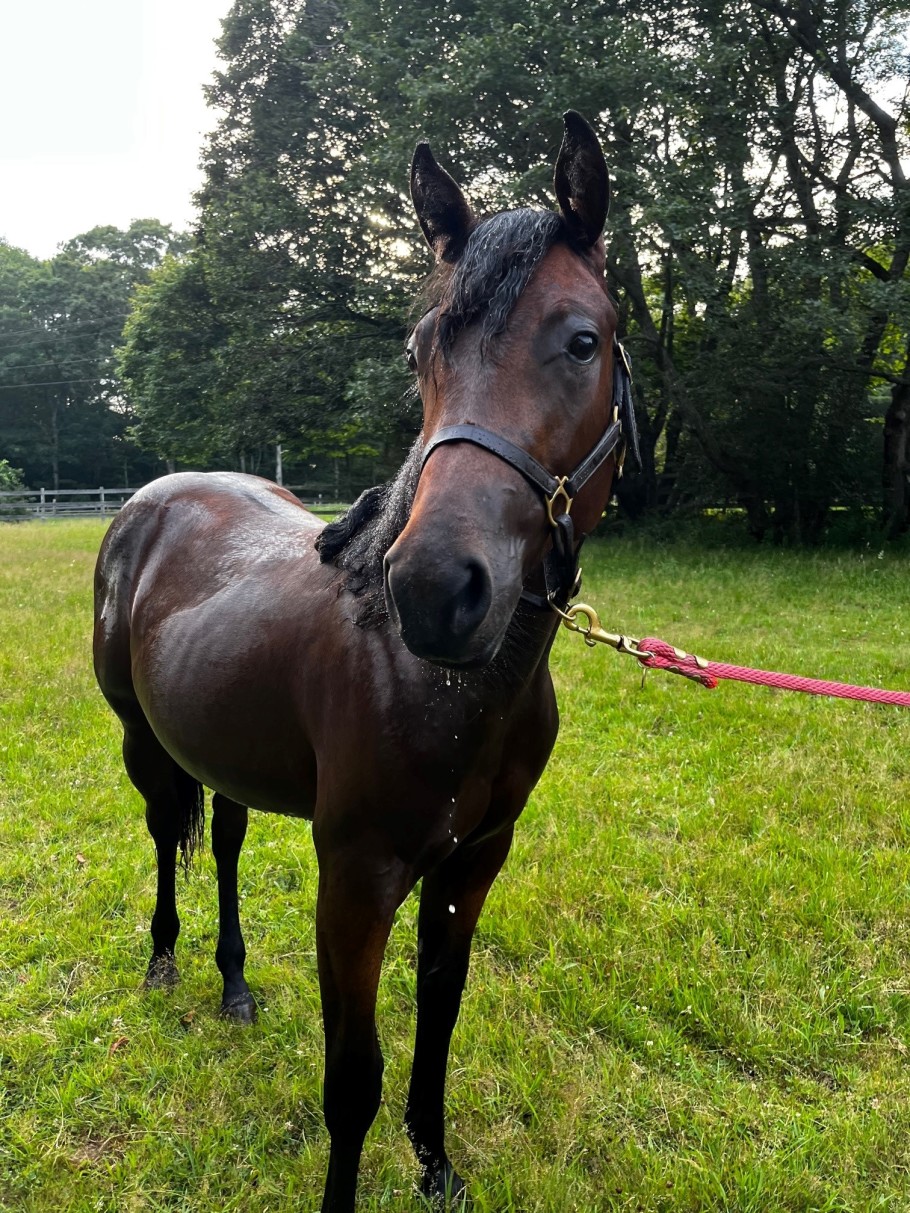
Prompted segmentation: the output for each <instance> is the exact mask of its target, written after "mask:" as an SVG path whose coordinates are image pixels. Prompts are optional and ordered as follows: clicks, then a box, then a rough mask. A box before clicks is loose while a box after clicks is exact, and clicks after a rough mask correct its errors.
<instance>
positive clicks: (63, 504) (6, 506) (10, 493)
mask: <svg viewBox="0 0 910 1213" xmlns="http://www.w3.org/2000/svg"><path fill="white" fill-rule="evenodd" d="M135 491H136V490H135V489H105V488H97V489H7V490H6V491H4V492H0V521H17V520H21V519H25V518H81V517H84V516H85V515H87V514H96V515H98V517H100V518H110V517H111V516H112V515H114V514H116V513H117V511H118V510H119V509H120V507H121V506H122V505H123V503H124V501H127V500H128V499H129V498H130V497H132V495H133V493H135Z"/></svg>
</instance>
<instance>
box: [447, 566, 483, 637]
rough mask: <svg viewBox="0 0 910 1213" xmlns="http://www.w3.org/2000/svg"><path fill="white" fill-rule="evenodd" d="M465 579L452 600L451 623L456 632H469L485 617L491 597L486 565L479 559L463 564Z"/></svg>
mask: <svg viewBox="0 0 910 1213" xmlns="http://www.w3.org/2000/svg"><path fill="white" fill-rule="evenodd" d="M465 573H466V580H465V583H464V585H463V586H462V588H461V590H460V592H459V593H458V595H457V596H456V598H455V601H454V608H455V609H454V611H453V620H452V622H453V624H454V629H453V630H454V631H456V632H470V631H473V629H474V628H475V627H477V625H478V624H479V623H480V622H481V621H482V620H483V619H484V618H485V617H486V614H487V611H489V609H490V603H491V602H492V599H493V587H492V583H491V579H490V573H489V570H488V569H487V567H486V565H484V564H482V563H481V562H480V561H479V560H468V561H467V562H466V564H465Z"/></svg>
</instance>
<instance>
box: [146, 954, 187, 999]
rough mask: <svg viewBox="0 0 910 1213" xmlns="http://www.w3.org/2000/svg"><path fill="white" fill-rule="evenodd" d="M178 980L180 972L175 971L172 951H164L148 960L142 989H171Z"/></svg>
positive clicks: (175, 964) (175, 963)
mask: <svg viewBox="0 0 910 1213" xmlns="http://www.w3.org/2000/svg"><path fill="white" fill-rule="evenodd" d="M179 980H180V974H179V973H178V972H177V962H176V961H175V960H174V953H173V952H165V953H164V954H163V955H162V956H153V957H152V959H151V960H150V961H149V967H148V971H147V972H146V974H145V981H143V983H142V988H143V989H144V990H172V989H173V988H174V986H175V985H176V984H177V982H178V981H179Z"/></svg>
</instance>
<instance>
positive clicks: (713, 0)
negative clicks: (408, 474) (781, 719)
mask: <svg viewBox="0 0 910 1213" xmlns="http://www.w3.org/2000/svg"><path fill="white" fill-rule="evenodd" d="M793 11H794V10H791V9H789V8H787V7H785V6H784V5H782V4H781V3H780V2H779V0H748V2H747V3H740V2H739V0H737V2H736V3H734V2H732V0H691V2H690V3H686V4H683V5H676V4H669V3H667V0H649V2H648V3H646V4H644V5H642V4H636V5H631V4H628V3H626V2H625V0H611V2H610V3H603V4H593V3H576V4H569V5H566V4H564V3H560V4H557V3H555V2H554V0H522V2H521V3H518V2H517V0H506V2H505V3H502V2H498V3H497V4H496V5H491V4H489V3H482V2H480V0H458V2H457V3H453V4H447V5H444V6H439V5H437V6H429V8H426V9H424V10H422V11H421V14H420V20H419V21H415V18H414V13H413V10H412V9H411V8H409V7H408V6H402V5H399V4H392V3H389V2H388V0H380V2H379V3H375V2H371V3H366V2H365V0H320V3H312V4H310V3H303V2H302V0H236V2H235V3H234V5H233V6H232V8H231V10H230V12H229V13H228V15H227V17H226V19H225V21H224V26H223V36H222V39H221V43H220V49H221V53H222V57H223V62H224V66H223V70H222V71H221V72H219V73H218V74H217V75H216V78H215V81H214V83H213V84H212V86H211V88H210V90H209V96H210V100H211V102H212V104H213V106H216V107H217V109H218V111H219V113H220V114H221V117H220V120H219V122H218V125H217V127H216V128H215V131H214V133H213V134H212V135H211V136H210V137H209V139H208V141H207V143H206V147H205V150H204V163H205V168H206V181H205V185H204V187H203V190H202V191H201V194H200V196H199V201H200V205H201V215H200V222H199V226H198V229H197V239H196V243H195V245H194V247H193V249H192V251H191V253H190V256H189V260H190V261H191V262H192V267H191V268H188V269H187V270H186V273H187V274H188V275H189V276H190V278H191V279H192V283H193V290H194V292H197V295H198V297H200V298H201V297H202V296H203V295H204V298H205V300H206V309H207V310H206V325H207V327H204V328H203V330H202V332H201V334H200V342H201V343H202V346H204V355H202V354H201V351H196V350H195V346H194V345H193V343H190V345H189V346H187V345H185V344H184V341H185V332H184V330H183V327H182V326H183V320H182V319H181V315H182V313H180V311H179V309H178V315H177V316H176V317H175V331H174V332H170V331H169V329H168V319H169V317H168V311H167V308H166V307H163V308H161V309H160V315H159V316H158V318H157V319H156V320H153V319H152V316H151V312H148V313H146V314H147V315H148V318H149V324H150V326H151V328H150V334H153V337H152V336H151V335H150V336H149V337H148V338H145V337H144V336H143V334H142V332H141V329H142V325H143V323H144V321H143V319H142V315H141V313H140V314H139V315H137V318H136V322H135V324H134V325H133V326H132V327H131V329H130V333H129V334H128V338H127V346H126V348H125V353H124V366H128V367H129V380H130V384H131V391H132V392H133V393H134V394H135V399H136V407H137V410H138V427H137V432H138V433H139V434H140V435H142V436H143V437H144V440H147V441H148V442H149V443H150V444H151V445H152V446H154V447H155V449H156V450H158V451H159V452H162V453H164V452H168V451H169V452H170V457H173V456H174V455H179V456H181V457H183V458H191V459H197V460H198V459H207V460H218V459H220V460H228V461H231V460H233V461H234V463H235V464H236V462H237V460H238V459H242V458H243V457H244V452H247V453H249V452H250V451H251V450H254V449H259V448H261V447H264V446H265V445H267V444H270V443H275V442H281V443H282V444H283V445H284V446H285V447H286V448H287V449H288V450H289V451H299V452H303V451H307V450H313V449H318V448H325V447H327V446H332V447H334V446H336V445H337V438H333V437H329V436H331V435H335V436H337V435H345V438H344V441H345V442H347V441H350V443H351V444H352V446H351V448H350V449H355V448H357V449H361V448H363V447H364V446H367V447H372V448H373V449H380V448H383V449H382V455H381V458H382V460H383V461H387V462H388V464H389V466H391V465H392V464H394V462H395V460H394V459H393V458H392V456H393V454H394V453H396V452H400V450H401V448H402V447H403V446H404V445H406V442H407V438H408V437H409V436H410V434H411V433H412V432H413V410H411V409H409V408H408V406H407V402H405V401H402V395H401V392H400V389H399V386H398V382H397V380H398V376H397V375H396V374H395V373H394V372H392V373H390V374H389V375H388V376H387V377H386V378H385V379H384V380H383V377H382V376H381V375H379V374H378V373H377V371H376V369H375V368H377V367H380V366H393V365H394V364H395V362H396V359H397V354H398V352H399V349H400V342H401V339H402V337H403V335H404V333H405V332H406V330H407V326H408V323H409V301H410V300H411V299H412V298H413V295H414V293H415V291H416V290H417V287H418V284H419V281H420V278H421V277H422V275H423V273H424V272H425V270H426V269H427V268H428V255H427V252H426V250H425V249H424V248H423V247H422V243H421V240H420V238H419V234H418V232H417V230H416V224H415V222H414V219H413V216H412V214H411V208H410V204H409V201H408V197H407V166H408V163H409V159H410V156H411V153H412V151H413V147H414V144H415V142H416V141H417V139H418V138H421V137H428V138H430V139H431V140H432V142H433V144H434V146H435V147H436V149H437V151H438V153H439V154H440V155H441V156H442V157H443V159H444V161H445V163H446V164H447V165H449V166H450V167H451V168H452V171H453V173H454V174H455V175H456V177H457V178H458V179H459V180H460V181H462V182H463V183H464V185H465V186H466V187H467V190H468V192H469V195H470V197H471V198H472V199H473V200H474V202H475V204H476V206H477V207H478V209H480V210H483V209H484V208H494V207H499V206H504V205H514V204H515V203H522V204H526V203H528V202H531V203H535V204H539V205H551V204H552V199H551V194H550V185H549V181H550V177H551V174H552V166H553V162H554V159H555V155H556V151H557V148H558V145H559V140H560V137H561V127H560V122H559V113H560V111H561V110H562V109H564V108H566V107H567V106H572V107H573V108H578V109H580V110H581V111H582V112H584V113H585V114H586V115H587V116H588V117H589V118H590V119H591V120H592V121H594V123H595V125H596V126H597V127H598V130H599V131H600V132H601V133H602V136H603V140H604V143H605V147H606V150H607V157H608V161H609V163H610V166H611V171H612V174H613V182H614V192H615V198H614V207H613V216H612V219H611V225H610V229H609V232H608V242H609V243H608V249H607V257H608V267H609V271H610V281H611V285H612V287H613V289H614V290H615V291H616V294H617V298H618V303H619V312H620V323H621V329H622V333H623V336H624V338H625V339H626V340H627V342H628V345H629V348H630V350H631V352H632V355H633V359H634V362H635V366H636V375H637V382H638V403H639V417H640V423H641V428H642V435H643V444H642V445H643V453H644V462H645V470H644V475H643V476H641V477H639V478H638V479H637V481H636V480H635V479H634V478H631V477H630V478H627V480H626V481H625V482H624V484H623V485H622V486H621V494H620V496H621V500H622V502H623V504H624V505H625V507H626V508H627V509H628V510H629V511H631V512H633V513H635V512H640V511H642V510H645V509H654V508H655V507H657V508H661V509H680V508H685V507H688V508H690V509H695V508H700V507H702V506H703V505H705V504H719V503H721V502H725V501H731V502H736V503H739V504H741V505H743V506H744V507H745V508H746V510H747V512H748V517H749V521H750V526H751V528H752V530H753V531H754V532H755V533H757V534H758V533H764V532H766V531H769V532H770V531H773V532H774V533H775V534H776V535H777V537H778V538H790V539H809V540H816V539H818V538H819V537H820V536H821V535H822V534H823V533H824V530H825V527H826V525H827V522H828V519H829V515H830V511H831V509H832V507H833V506H835V505H854V504H857V503H863V504H870V503H871V502H873V501H875V500H876V498H877V496H878V492H879V487H878V486H879V482H880V478H881V470H882V467H881V458H882V457H881V454H880V443H881V438H882V433H883V422H886V421H888V420H889V418H890V422H889V424H890V425H891V430H893V431H894V434H893V441H891V443H890V445H888V443H887V442H886V454H885V460H884V462H885V474H886V477H887V476H889V475H890V476H891V478H892V481H893V487H894V491H895V492H896V493H897V496H898V497H899V498H900V501H898V503H897V506H896V507H895V508H897V510H898V514H900V510H901V509H903V510H904V513H905V514H906V517H907V518H908V519H910V478H908V477H907V474H906V469H907V467H908V466H910V464H908V461H907V460H906V458H905V456H904V455H902V454H901V452H902V451H905V450H906V449H910V434H908V433H906V432H905V430H904V429H903V428H902V427H903V426H904V425H905V424H910V423H908V422H905V420H903V419H905V418H906V416H907V415H910V410H904V411H903V412H902V411H901V409H902V406H901V404H900V400H899V399H898V397H897V396H895V395H892V396H891V398H890V402H889V396H888V389H887V388H886V385H892V384H893V385H894V390H895V392H897V393H898V395H899V394H900V391H902V390H905V389H906V390H907V391H908V392H910V386H908V382H907V381H908V376H910V371H908V361H907V359H908V348H910V347H908V333H910V292H908V287H907V275H906V270H907V264H908V258H910V219H908V215H910V207H908V205H907V201H906V199H907V190H908V188H910V187H908V186H907V183H906V178H907V173H906V171H905V169H904V168H903V167H902V161H901V156H902V155H903V156H905V153H906V132H905V131H903V130H902V129H901V127H900V124H899V123H897V122H896V119H894V117H893V115H894V114H896V113H899V112H900V110H899V106H900V99H899V97H897V96H892V95H891V94H892V93H893V92H894V88H895V81H897V80H899V79H900V78H901V72H900V71H899V70H898V66H896V65H899V64H900V63H901V62H903V58H902V56H905V47H904V42H903V34H902V26H901V23H900V20H899V17H898V15H897V11H896V9H895V7H894V6H893V5H892V4H890V3H889V2H888V0H872V2H871V3H870V4H867V5H863V6H860V7H859V8H858V7H857V6H856V5H851V4H849V3H848V0H835V2H834V3H826V4H822V3H821V0H812V2H811V3H808V4H805V5H802V6H801V7H800V9H799V13H798V19H797V18H796V17H794V16H793ZM873 98H878V99H879V100H874V99H873ZM889 106H890V109H889V108H888V107H889ZM155 289H158V288H157V287H156V288H155ZM172 289H173V282H172V280H171V279H162V280H161V285H160V290H161V292H162V299H166V298H167V297H168V296H169V292H170V291H171V290H172ZM155 346H157V347H160V350H162V351H163V350H167V349H171V350H173V352H174V362H173V365H171V366H169V367H168V368H167V373H165V372H164V369H163V367H162V365H161V363H162V361H163V360H164V354H163V352H158V353H156V352H155V348H154V347H155ZM194 351H195V352H198V353H200V360H199V361H196V360H195V353H194ZM203 379H204V382H203ZM365 388H366V389H367V390H364V389H365ZM169 409H172V410H173V418H172V420H173V424H172V425H169V422H168V416H169V414H168V410H169ZM190 415H191V416H190ZM885 428H887V427H885ZM891 430H889V431H888V432H889V433H891ZM902 442H903V446H902V445H901V443H902ZM385 448H387V450H386V449H385ZM902 460H903V462H902ZM902 477H903V480H906V487H907V492H906V500H904V499H903V498H901V497H900V485H901V484H902V483H903V480H902ZM898 529H899V526H898Z"/></svg>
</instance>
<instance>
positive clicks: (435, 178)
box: [411, 143, 474, 261]
mask: <svg viewBox="0 0 910 1213" xmlns="http://www.w3.org/2000/svg"><path fill="white" fill-rule="evenodd" d="M411 198H412V199H413V201H414V210H415V211H416V212H417V218H418V219H419V220H420V226H421V227H422V228H423V234H424V235H425V236H426V238H427V243H428V244H429V246H430V248H431V249H432V250H433V252H434V253H435V254H436V260H437V261H457V260H458V258H459V257H460V256H461V253H462V250H463V249H464V246H465V245H466V244H467V241H468V236H469V235H470V234H471V229H472V228H473V226H474V215H473V212H472V211H471V208H470V206H468V203H467V199H466V198H465V196H464V194H463V193H462V192H461V190H460V189H459V188H458V186H457V185H456V184H455V182H454V181H453V180H452V178H451V177H450V176H449V174H448V173H447V172H446V171H445V169H444V168H440V167H439V165H438V164H437V163H436V160H435V158H434V156H433V153H432V152H431V151H430V145H429V143H418V144H417V148H416V150H415V152H414V160H413V162H412V164H411Z"/></svg>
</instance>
